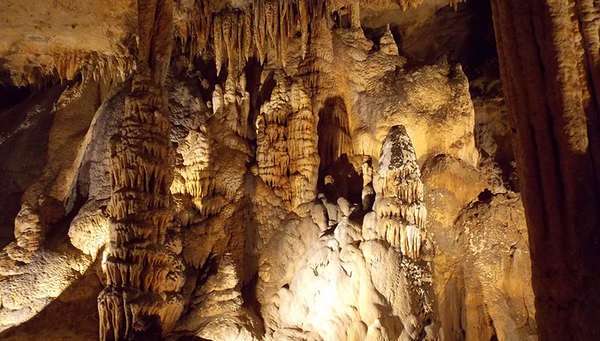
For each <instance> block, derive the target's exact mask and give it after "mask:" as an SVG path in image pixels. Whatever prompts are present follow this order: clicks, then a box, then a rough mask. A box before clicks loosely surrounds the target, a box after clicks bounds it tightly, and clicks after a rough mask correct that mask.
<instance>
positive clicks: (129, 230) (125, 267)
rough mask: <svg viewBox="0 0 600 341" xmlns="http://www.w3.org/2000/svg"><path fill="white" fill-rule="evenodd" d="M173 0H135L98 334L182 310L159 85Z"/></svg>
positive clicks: (166, 323)
mask: <svg viewBox="0 0 600 341" xmlns="http://www.w3.org/2000/svg"><path fill="white" fill-rule="evenodd" d="M172 6H173V3H172V1H170V0H157V1H152V0H150V1H141V0H140V1H139V2H138V11H139V13H138V21H139V31H140V46H139V54H138V60H137V64H138V70H137V74H136V75H135V76H134V79H133V82H132V93H131V95H130V96H128V97H127V98H126V100H125V113H124V115H125V117H124V120H123V123H122V125H121V127H120V129H119V131H118V133H117V135H115V136H114V137H113V139H112V144H111V187H112V194H111V198H110V203H109V207H108V211H109V215H110V241H109V244H108V246H107V249H106V251H105V255H104V261H103V264H102V265H103V266H102V267H103V270H104V272H105V274H106V275H107V287H106V288H105V289H104V290H103V291H102V292H101V293H100V295H99V296H98V311H99V314H100V339H101V340H113V339H114V340H123V339H126V338H128V337H130V335H131V334H135V333H136V325H137V323H142V324H147V323H159V324H160V326H158V327H160V328H161V330H163V331H164V332H168V331H169V330H170V329H171V328H172V327H173V324H174V322H175V321H176V319H177V318H178V317H179V315H180V314H181V312H182V310H183V297H182V296H181V293H180V290H181V287H182V286H183V283H184V266H183V263H182V261H181V257H180V256H179V255H178V252H180V251H181V250H180V249H179V248H178V247H177V245H178V243H177V242H173V239H177V236H176V232H177V230H176V229H173V226H172V219H173V212H172V211H171V192H170V187H171V183H172V181H173V165H172V162H173V160H172V151H171V143H170V139H169V135H170V123H169V108H168V105H167V97H166V96H165V94H164V87H163V86H164V79H165V76H166V68H167V66H168V64H169V60H170V50H171V44H172V39H173V38H172V35H171V27H172ZM152 32H154V33H152ZM155 317H158V319H159V321H158V322H153V321H154V320H155Z"/></svg>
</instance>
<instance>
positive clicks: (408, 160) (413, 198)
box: [373, 126, 427, 259]
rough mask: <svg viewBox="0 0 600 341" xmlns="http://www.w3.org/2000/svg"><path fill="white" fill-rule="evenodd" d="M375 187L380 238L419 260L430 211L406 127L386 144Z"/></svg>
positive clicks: (394, 132)
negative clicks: (424, 197)
mask: <svg viewBox="0 0 600 341" xmlns="http://www.w3.org/2000/svg"><path fill="white" fill-rule="evenodd" d="M374 187H375V192H376V193H377V195H376V199H375V204H374V205H373V210H374V211H375V213H376V214H377V216H378V218H379V223H378V228H377V231H378V233H379V236H380V237H381V238H383V239H385V240H387V242H388V243H390V245H392V246H395V247H398V248H400V250H401V252H402V253H403V254H404V255H407V256H410V257H412V258H413V259H418V258H419V255H420V249H421V243H422V242H423V240H424V231H425V220H426V217H427V211H426V209H425V206H424V204H423V183H422V182H421V172H420V170H419V165H418V164H417V156H416V154H415V152H414V149H413V147H412V142H411V140H410V137H409V136H408V133H407V132H406V128H405V127H404V126H394V127H392V128H391V129H390V131H389V133H388V135H387V137H386V138H385V140H384V141H383V145H382V147H381V155H380V158H379V169H378V171H377V173H376V175H375V177H374Z"/></svg>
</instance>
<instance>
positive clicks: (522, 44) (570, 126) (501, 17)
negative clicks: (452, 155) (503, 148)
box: [492, 0, 600, 340]
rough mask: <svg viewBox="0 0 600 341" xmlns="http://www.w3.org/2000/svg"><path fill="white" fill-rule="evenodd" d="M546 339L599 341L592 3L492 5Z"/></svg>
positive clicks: (599, 212)
mask: <svg viewBox="0 0 600 341" xmlns="http://www.w3.org/2000/svg"><path fill="white" fill-rule="evenodd" d="M492 9H493V15H494V25H495V29H496V40H497V46H498V56H499V60H500V70H501V78H502V85H503V89H504V94H505V97H506V101H507V105H508V112H509V119H510V122H511V127H512V132H513V134H514V139H513V141H514V149H515V155H516V158H517V169H518V172H519V178H520V184H521V189H522V194H523V202H524V206H525V211H526V215H527V223H528V226H529V241H530V243H531V260H532V273H533V275H532V282H533V288H534V291H535V295H536V311H537V316H536V317H537V318H536V320H537V323H538V325H539V333H540V336H541V339H542V340H599V339H600V323H598V321H600V224H599V223H600V206H599V203H600V202H599V196H600V187H599V184H600V183H599V180H600V178H599V175H600V173H599V172H600V152H599V147H600V143H599V133H598V132H599V128H600V125H599V123H598V119H599V117H598V99H599V97H598V93H599V91H600V81H599V79H600V74H599V69H598V67H599V66H600V63H599V60H600V58H599V55H600V44H599V41H600V40H599V33H600V31H599V25H600V23H599V20H600V17H599V15H598V13H599V11H600V3H599V2H598V1H597V0H596V1H593V0H519V1H514V0H492Z"/></svg>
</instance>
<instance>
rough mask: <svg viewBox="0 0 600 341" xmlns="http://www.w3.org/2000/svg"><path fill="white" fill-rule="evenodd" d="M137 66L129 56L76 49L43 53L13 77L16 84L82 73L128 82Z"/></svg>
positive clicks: (37, 82) (34, 82)
mask: <svg viewBox="0 0 600 341" xmlns="http://www.w3.org/2000/svg"><path fill="white" fill-rule="evenodd" d="M135 67H136V65H135V60H134V59H133V57H132V56H129V55H122V56H119V55H108V54H99V53H97V52H93V51H92V52H88V51H74V52H65V53H61V54H54V55H50V56H44V55H42V56H41V57H40V58H39V60H36V61H32V62H31V63H29V64H27V65H26V66H25V67H24V68H23V69H21V70H18V71H13V72H12V73H11V79H12V82H13V84H14V85H16V86H27V85H29V84H40V83H43V81H44V79H53V78H58V79H61V80H72V79H73V78H75V75H76V74H77V73H78V72H79V73H80V74H81V78H82V80H83V82H86V81H87V80H94V81H97V80H100V79H113V80H117V81H119V82H123V81H125V79H126V78H127V77H128V76H129V75H130V73H131V71H132V70H134V69H135Z"/></svg>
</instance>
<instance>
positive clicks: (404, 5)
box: [360, 0, 466, 11]
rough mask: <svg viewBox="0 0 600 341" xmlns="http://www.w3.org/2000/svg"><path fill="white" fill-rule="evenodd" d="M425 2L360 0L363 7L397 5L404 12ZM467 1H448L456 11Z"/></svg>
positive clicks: (421, 0)
mask: <svg viewBox="0 0 600 341" xmlns="http://www.w3.org/2000/svg"><path fill="white" fill-rule="evenodd" d="M424 1H425V0H375V1H373V0H360V4H361V5H362V6H366V5H370V4H377V5H380V6H381V5H390V4H396V5H398V6H400V8H401V9H402V10H403V11H406V10H407V9H409V8H416V7H417V6H418V5H420V4H421V3H423V2H424ZM465 1H466V0H448V5H450V6H452V7H454V9H455V10H456V8H457V6H458V3H459V2H465Z"/></svg>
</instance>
